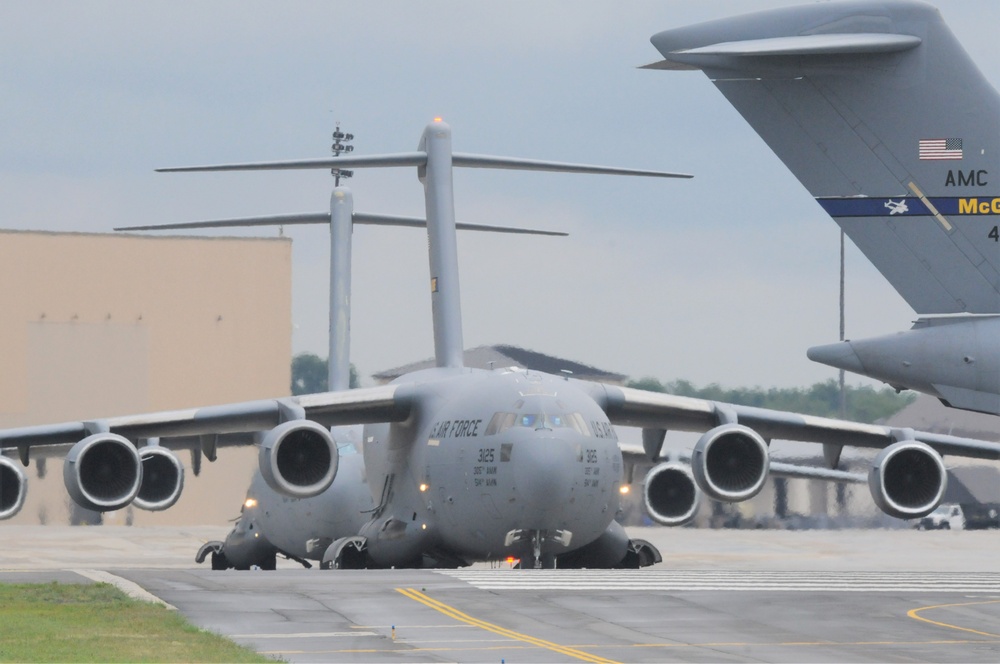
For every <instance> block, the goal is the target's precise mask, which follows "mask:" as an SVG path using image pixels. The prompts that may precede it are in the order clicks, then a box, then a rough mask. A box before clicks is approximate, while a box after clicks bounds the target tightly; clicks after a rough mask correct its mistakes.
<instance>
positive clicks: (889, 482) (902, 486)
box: [868, 440, 948, 519]
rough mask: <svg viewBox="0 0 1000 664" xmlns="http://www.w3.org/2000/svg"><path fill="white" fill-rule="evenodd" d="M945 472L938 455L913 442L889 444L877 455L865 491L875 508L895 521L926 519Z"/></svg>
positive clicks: (945, 482) (941, 492) (943, 484)
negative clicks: (870, 496) (870, 493)
mask: <svg viewBox="0 0 1000 664" xmlns="http://www.w3.org/2000/svg"><path fill="white" fill-rule="evenodd" d="M947 486H948V473H947V470H946V469H945V467H944V460H943V459H941V455H940V454H938V453H937V452H935V451H934V450H933V449H931V447H930V446H928V445H925V444H924V443H920V442H917V441H915V440H903V441H900V442H898V443H893V444H892V445H890V446H889V447H887V448H885V449H884V450H882V451H881V452H879V453H878V456H876V457H875V462H874V463H873V464H872V468H871V470H870V471H869V472H868V488H869V489H870V490H871V492H872V498H873V499H874V500H875V504H876V505H878V507H879V509H880V510H882V511H883V512H885V513H886V514H888V515H890V516H894V517H897V518H899V519H915V518H919V517H922V516H927V515H928V514H930V513H931V512H933V511H934V508H935V507H937V506H938V503H940V502H941V498H942V497H944V490H945V489H946V488H947Z"/></svg>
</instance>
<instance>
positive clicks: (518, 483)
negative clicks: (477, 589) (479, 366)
mask: <svg viewBox="0 0 1000 664" xmlns="http://www.w3.org/2000/svg"><path fill="white" fill-rule="evenodd" d="M401 380H402V381H404V382H410V383H420V384H421V388H422V389H423V390H427V391H431V392H433V393H434V397H433V398H431V399H428V400H426V401H425V402H424V403H423V404H422V406H421V408H420V409H419V412H418V414H417V416H416V417H414V418H411V420H410V421H407V422H403V423H400V424H393V425H385V424H378V425H369V426H367V427H366V428H365V433H364V455H365V466H366V470H367V476H368V484H369V487H370V488H371V490H372V494H373V497H374V500H375V504H376V505H377V506H378V507H377V509H376V511H375V513H374V514H375V516H374V518H373V519H372V520H371V521H370V522H368V523H367V524H365V526H363V527H362V529H361V533H360V534H361V535H362V536H364V537H366V538H367V540H368V553H369V555H370V556H371V558H372V559H373V561H375V562H376V563H378V564H381V565H402V564H410V563H413V562H414V560H415V559H416V558H418V557H419V556H420V555H421V554H426V553H427V552H436V554H435V555H440V556H441V561H442V562H444V561H446V560H451V561H453V562H455V561H464V562H472V561H475V560H488V559H499V558H504V557H507V556H514V557H518V558H520V557H529V556H531V555H532V554H533V552H534V551H533V547H535V546H536V545H537V546H539V547H540V552H541V554H542V555H548V554H551V555H559V554H561V553H565V552H567V551H570V550H572V549H575V548H577V547H579V546H581V545H584V544H587V543H590V542H592V541H594V540H595V539H597V538H598V537H599V536H600V535H601V534H602V533H604V531H605V530H607V528H608V526H609V524H610V523H611V521H612V519H613V518H614V516H615V514H616V513H617V511H618V508H619V496H620V494H619V487H620V485H621V473H622V456H621V452H620V450H619V449H618V444H617V436H616V434H615V432H614V429H613V428H612V427H611V424H610V422H609V421H608V418H607V417H606V416H605V414H604V412H603V411H602V410H601V408H600V407H599V406H598V405H597V403H595V402H594V400H593V399H592V398H591V397H589V396H588V395H586V394H585V393H584V392H583V391H581V390H580V389H579V388H578V387H576V386H575V385H574V383H573V382H572V381H570V380H566V379H563V378H560V377H555V376H550V375H546V374H540V373H536V372H529V371H524V370H513V369H512V370H496V371H479V370H473V369H433V370H428V371H426V372H420V373H418V374H414V375H411V376H407V377H404V378H402V379H401Z"/></svg>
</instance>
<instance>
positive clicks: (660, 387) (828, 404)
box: [627, 377, 917, 423]
mask: <svg viewBox="0 0 1000 664" xmlns="http://www.w3.org/2000/svg"><path fill="white" fill-rule="evenodd" d="M627 385H628V387H635V388H638V389H641V390H650V391H652V392H666V393H667V394H676V395H678V396H684V397H697V398H699V399H709V400H711V401H725V402H727V403H735V404H740V405H743V406H757V407H759V408H771V409H774V410H787V411H792V412H796V413H803V414H806V415H819V416H821V417H840V387H839V385H838V384H837V381H836V380H833V379H832V378H831V379H830V380H828V381H826V382H823V383H815V384H814V385H812V386H811V387H771V388H764V387H759V386H758V387H734V388H727V387H722V386H720V385H719V384H718V383H712V384H711V385H707V386H705V387H697V386H695V385H694V384H693V383H691V382H690V381H687V380H683V379H680V380H674V381H670V382H669V383H661V382H660V381H659V380H657V379H656V378H650V377H646V378H641V379H639V380H633V381H629V382H628V384H627ZM845 393H846V397H847V398H846V402H847V411H846V415H845V417H846V418H847V419H849V420H853V421H855V422H867V423H872V422H876V421H878V420H882V419H885V418H887V417H891V416H892V415H894V414H896V413H897V412H899V411H900V410H902V409H903V408H904V407H905V406H908V405H909V404H911V403H913V401H914V400H915V399H916V398H917V395H916V393H915V392H901V393H897V392H896V391H895V390H894V389H892V388H891V387H883V388H881V389H875V388H873V387H870V386H867V385H866V386H852V385H848V386H846V389H845Z"/></svg>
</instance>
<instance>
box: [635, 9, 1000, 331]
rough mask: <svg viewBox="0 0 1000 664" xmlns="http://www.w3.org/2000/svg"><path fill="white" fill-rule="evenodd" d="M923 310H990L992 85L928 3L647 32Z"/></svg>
mask: <svg viewBox="0 0 1000 664" xmlns="http://www.w3.org/2000/svg"><path fill="white" fill-rule="evenodd" d="M651 41H652V43H653V45H654V46H655V47H656V48H657V49H658V50H659V51H660V53H661V54H662V55H663V57H664V58H665V59H664V60H663V61H662V62H658V63H654V64H653V65H649V68H653V69H700V70H702V71H704V72H705V74H706V75H708V77H709V78H710V79H711V80H712V82H713V83H714V84H715V85H716V87H718V88H719V90H720V91H721V92H722V93H723V94H724V95H725V96H726V98H727V99H728V100H729V101H730V103H732V104H733V106H735V107H736V108H737V110H739V112H740V113H741V114H742V115H743V117H744V118H745V119H746V120H747V122H749V123H750V125H751V126H752V127H753V128H754V129H755V130H756V131H757V133H758V134H760V136H761V137H762V138H763V139H764V140H765V142H767V144H768V145H769V146H770V147H771V149H772V150H774V152H775V153H776V154H777V155H778V157H779V158H780V159H781V160H782V161H783V162H784V163H785V165H786V166H787V167H788V168H789V169H790V170H791V171H792V172H793V173H794V174H795V176H796V177H797V178H798V179H799V181H801V182H802V184H803V185H804V186H805V187H806V188H807V189H808V190H809V191H810V193H812V194H813V195H814V196H815V197H816V199H817V201H818V202H819V204H820V205H821V206H822V207H823V208H824V209H825V210H826V211H827V212H828V213H829V214H830V215H831V216H832V217H833V218H834V219H835V220H836V221H837V223H838V224H839V225H840V226H841V227H842V228H843V229H844V230H845V231H846V233H847V234H848V236H849V237H850V238H851V239H852V240H853V241H854V243H855V244H856V245H857V246H858V247H859V248H860V249H861V250H862V252H864V254H865V255H866V256H867V257H868V259H869V260H871V261H872V263H873V264H874V265H875V266H876V267H877V268H878V269H879V270H880V271H881V272H882V274H883V275H884V276H885V277H886V279H888V280H889V282H890V283H891V284H892V286H893V287H894V288H895V289H896V290H897V291H898V292H899V293H900V294H901V295H902V296H903V298H904V299H905V300H906V301H907V302H908V303H909V304H910V305H911V306H912V307H913V308H914V309H915V310H916V311H917V312H918V313H921V314H936V313H958V312H970V313H997V312H1000V231H998V224H1000V163H998V161H1000V126H998V125H1000V97H998V95H997V92H996V90H995V89H994V88H993V87H992V86H991V85H990V84H989V83H988V82H987V81H986V80H985V78H984V77H983V76H982V74H981V72H980V71H979V69H978V68H977V67H976V65H975V64H974V63H973V62H972V60H971V59H970V58H969V56H968V54H967V53H966V52H965V50H964V49H963V48H962V46H961V44H960V43H959V42H958V40H957V39H956V38H955V36H954V35H953V34H952V32H951V30H950V29H949V28H948V27H947V25H946V24H945V23H944V21H943V19H942V18H941V15H940V13H939V12H938V11H937V10H936V9H935V8H934V7H931V6H930V5H927V4H924V3H922V2H914V1H911V0H900V1H892V0H884V1H871V2H842V3H818V4H814V5H809V6H802V7H791V8H786V9H779V10H773V11H766V12H759V13H755V14H749V15H745V16H738V17H733V18H728V19H722V20H717V21H711V22H708V23H702V24H699V25H694V26H689V27H685V28H679V29H674V30H668V31H665V32H661V33H659V34H657V35H654V36H653V37H652V39H651Z"/></svg>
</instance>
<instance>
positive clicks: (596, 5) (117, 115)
mask: <svg viewBox="0 0 1000 664" xmlns="http://www.w3.org/2000/svg"><path fill="white" fill-rule="evenodd" d="M786 4H794V3H790V2H773V1H768V0H762V1H755V2H749V1H737V0H729V1H718V2H690V1H680V0H666V1H661V2H614V3H612V2H607V1H606V0H593V1H581V0H574V1H572V2H537V1H533V2H510V1H504V2H443V1H442V2H373V1H365V2H361V1H358V2H286V3H273V2H242V1H241V2H176V1H173V0H172V1H170V2H65V3H62V2H37V3H36V2H9V1H7V2H0V62H2V63H3V65H2V66H0V145H2V149H0V170H2V177H0V226H2V227H3V228H12V229H32V230H61V231H87V232H105V231H110V230H111V228H112V227H114V226H116V225H128V224H140V223H168V222H177V221H191V220H200V219H211V218H220V217H237V216H251V215H264V214H279V213H291V212H312V211H321V210H324V209H326V208H327V205H328V199H329V191H330V187H331V186H332V179H331V177H330V175H329V174H328V173H325V172H322V171H316V172H305V171H303V172H282V173H226V174H154V173H153V169H154V168H156V167H161V166H175V165H191V164H201V163H220V162H238V161H252V160H270V159H291V158H309V157H324V156H327V155H328V154H329V143H330V133H331V131H332V130H333V127H334V123H335V121H338V120H339V121H340V122H341V123H342V126H343V128H344V129H346V130H348V131H351V132H352V133H354V134H355V136H356V137H357V138H356V140H355V145H356V154H369V153H382V152H398V151H409V150H412V149H414V148H415V147H416V143H417V141H418V139H419V137H420V134H421V132H422V130H423V128H424V126H425V125H426V124H427V123H428V122H429V121H430V120H431V119H432V118H433V117H434V116H435V115H440V116H442V117H443V118H444V119H445V121H447V122H448V123H449V124H450V125H451V127H452V130H453V135H454V147H455V149H456V150H460V151H465V152H479V153H492V154H501V155H511V156H522V157H534V158H540V159H553V160H563V161H580V162H589V163H601V164H608V165H619V166H631V167H639V168H654V169H663V170H676V171H684V172H689V173H693V174H694V175H695V179H694V180H688V181H665V180H647V179H627V178H614V177H607V176H581V175H563V174H547V173H512V172H504V171H484V170H474V171H458V172H457V173H456V176H455V189H456V193H455V198H456V201H455V205H456V211H457V215H458V217H459V219H461V220H466V221H472V222H479V223H486V224H490V223H493V224H511V225H523V226H533V227H540V228H547V229H554V230H566V231H569V232H570V233H571V234H572V235H571V237H570V238H568V239H555V238H531V239H526V238H524V237H515V236H508V235H482V234H469V233H466V234H463V235H462V237H461V238H460V240H459V250H460V261H461V271H462V274H461V276H462V306H463V314H464V320H465V326H464V331H465V345H466V346H467V347H472V346H476V345H480V344H493V343H508V344H515V345H519V346H523V347H526V348H531V349H534V350H538V351H541V352H545V353H550V354H553V355H558V356H563V357H566V358H569V359H573V360H576V361H581V362H585V363H589V364H593V365H596V366H598V367H600V368H602V369H606V370H609V371H614V372H621V373H625V374H629V375H631V376H633V377H640V376H645V375H651V376H656V377H658V378H660V379H662V380H672V379H675V378H686V379H689V380H692V381H694V382H696V383H699V384H704V383H710V382H718V383H722V384H724V385H730V386H735V385H758V384H759V385H765V386H771V385H778V386H798V385H807V384H810V383H812V382H815V381H820V380H825V379H827V378H830V377H834V376H835V375H836V372H835V371H834V370H832V369H829V368H827V367H823V366H821V365H816V364H813V363H811V362H810V361H809V360H808V359H806V356H805V351H806V349H807V348H808V347H809V346H811V345H815V344H821V343H828V342H832V341H835V340H836V339H837V334H838V317H837V297H838V296H837V292H838V291H837V284H838V256H839V231H838V230H837V227H836V225H835V224H834V222H833V221H832V220H830V219H829V218H828V217H827V216H826V215H825V214H824V213H823V212H822V210H821V209H820V208H819V206H818V205H817V204H816V203H815V202H814V201H813V200H812V198H811V197H810V196H809V194H808V193H807V192H806V191H805V189H804V188H803V187H802V186H801V185H800V184H799V183H798V181H797V180H796V179H795V178H794V177H793V176H792V175H791V174H790V173H789V172H788V171H787V170H786V169H785V168H784V166H783V165H782V164H781V163H780V162H779V161H778V160H777V158H776V157H775V156H774V155H773V154H772V153H771V151H770V150H769V149H768V148H767V147H766V146H765V145H764V143H763V142H762V141H761V140H760V139H759V138H758V137H757V135H756V134H755V133H754V132H753V130H752V129H751V128H750V127H749V126H748V125H747V124H746V123H745V122H744V121H743V120H742V118H741V117H740V116H739V115H738V114H737V113H736V111H735V110H733V109H732V108H731V107H730V106H729V104H728V103H727V102H726V101H725V99H724V98H723V97H722V95H721V94H719V93H718V92H717V91H716V89H715V88H714V86H713V85H712V84H711V83H710V82H709V81H708V79H707V78H705V77H704V75H702V74H701V73H699V72H662V71H643V70H638V69H637V66H640V65H643V64H647V63H649V62H653V61H656V60H658V59H659V54H658V53H657V52H656V50H655V49H654V48H653V47H652V46H651V45H650V43H649V37H650V36H651V35H652V34H654V33H655V32H658V31H660V30H664V29H667V28H672V27H678V26H683V25H686V24H689V23H693V22H698V21H702V20H707V19H711V18H717V17H723V16H727V15H732V14H737V13H742V12H746V11H753V10H755V9H763V8H769V7H774V6H781V5H786ZM936 4H937V5H938V6H939V7H940V8H941V10H942V13H943V14H944V17H945V19H946V21H947V22H948V23H949V25H950V26H951V28H952V29H953V30H954V31H955V32H956V34H957V35H958V36H959V38H960V40H961V41H962V42H963V43H964V44H965V46H966V48H967V49H968V50H969V52H970V53H971V55H972V57H973V59H974V60H975V61H976V62H977V63H978V64H979V65H980V66H981V67H982V68H983V70H984V72H985V73H986V75H987V77H988V78H989V79H990V80H992V81H994V82H996V81H1000V59H998V58H997V46H996V27H997V25H1000V3H997V2H995V1H993V0H983V1H979V2H977V1H969V0H962V1H961V2H958V1H955V0H950V1H944V0H940V1H938V2H937V3H936ZM350 185H351V187H352V188H353V190H354V198H355V207H356V209H357V210H358V211H364V212H373V213H387V214H404V215H414V216H416V215H422V214H423V198H422V188H421V187H420V185H419V183H418V181H417V179H416V177H415V173H413V172H411V171H410V170H400V171H390V170H381V169H379V170H372V171H359V172H358V174H357V175H356V177H355V178H354V179H353V180H351V181H350ZM285 233H286V235H289V236H291V237H292V238H294V243H293V254H294V260H293V262H294V267H293V270H294V275H293V321H291V324H292V325H293V350H294V351H295V352H301V351H312V352H316V353H318V354H320V355H323V356H325V355H326V343H327V341H326V339H327V288H328V286H327V273H328V256H329V253H328V242H327V238H328V232H327V230H326V229H325V228H323V227H321V226H320V227H309V228H286V229H285ZM272 234H276V231H275V232H274V233H272ZM427 281H428V267H427V256H426V240H425V237H424V235H423V232H422V231H417V230H408V229H374V228H369V227H360V228H358V229H356V231H355V234H354V296H353V303H354V312H353V353H352V355H353V359H354V362H355V364H356V365H357V366H358V368H359V370H360V372H361V373H362V374H363V375H368V374H371V373H374V372H377V371H380V370H383V369H387V368H390V367H394V366H397V365H400V364H404V363H407V362H411V361H415V360H419V359H423V358H427V357H430V356H431V355H432V354H433V342H432V337H431V324H430V297H429V293H428V289H427ZM847 285H848V290H847V302H848V306H847V311H848V320H847V331H848V336H849V337H862V336H869V335H874V334H881V333H889V332H895V331H898V330H902V329H905V328H907V327H908V326H909V322H910V321H911V320H912V319H913V318H914V314H913V312H912V310H911V309H910V308H909V307H908V306H907V305H906V304H905V303H904V302H903V301H902V299H901V298H900V297H899V296H898V295H897V294H896V293H895V292H894V291H893V290H892V289H891V288H889V286H888V285H887V284H886V283H885V282H884V280H883V279H882V278H881V277H880V276H879V275H878V273H877V272H876V271H875V270H874V269H873V268H872V267H871V266H870V265H869V264H868V263H867V261H866V260H865V259H864V257H863V256H862V255H861V254H860V252H858V251H857V250H856V249H855V248H854V247H853V246H849V251H848V284H847ZM8 286H10V285H8ZM54 286H55V287H58V286H57V285H56V284H54ZM857 380H858V381H860V379H857Z"/></svg>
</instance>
